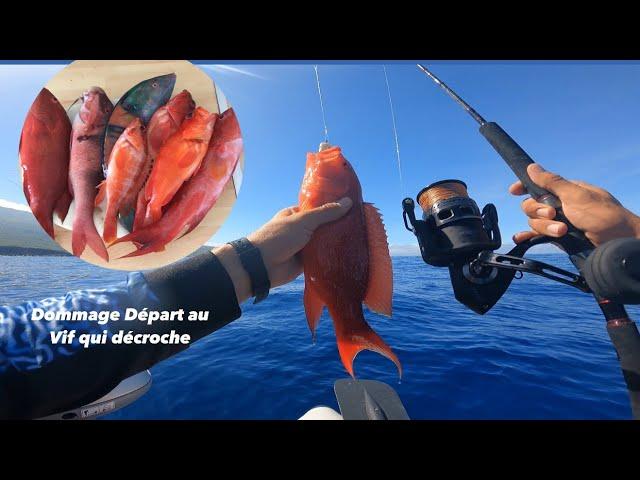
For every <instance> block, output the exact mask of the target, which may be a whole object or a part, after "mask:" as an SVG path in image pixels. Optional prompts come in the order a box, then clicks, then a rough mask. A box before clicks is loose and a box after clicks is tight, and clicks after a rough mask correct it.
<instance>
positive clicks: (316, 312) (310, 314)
mask: <svg viewBox="0 0 640 480" xmlns="http://www.w3.org/2000/svg"><path fill="white" fill-rule="evenodd" d="M323 308H324V302H323V301H322V300H321V299H320V297H319V296H318V294H317V293H316V292H315V290H314V289H313V287H312V286H311V280H310V279H306V278H305V285H304V313H305V314H306V316H307V323H308V324H309V330H311V336H312V337H313V340H314V341H315V338H316V328H317V327H318V323H320V316H321V315H322V309H323Z"/></svg>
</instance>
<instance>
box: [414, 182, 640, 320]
mask: <svg viewBox="0 0 640 480" xmlns="http://www.w3.org/2000/svg"><path fill="white" fill-rule="evenodd" d="M417 201H418V204H419V205H420V207H421V209H422V211H423V214H422V219H421V220H418V219H417V218H416V216H415V211H414V210H415V203H414V201H413V200H412V199H411V198H405V199H404V200H403V201H402V209H403V214H402V215H403V219H404V225H405V228H407V230H409V231H411V232H413V233H414V234H415V235H416V237H417V238H418V244H419V246H420V253H421V255H422V259H423V260H424V261H425V263H427V264H429V265H433V266H435V267H448V268H449V275H450V277H451V284H452V286H453V292H454V294H455V297H456V299H457V300H458V301H459V302H460V303H462V304H463V305H466V306H467V307H468V308H470V309H471V310H473V311H474V312H476V313H479V314H481V315H482V314H484V313H486V312H488V311H489V310H490V309H491V308H492V307H493V306H494V305H495V304H496V303H497V302H498V300H500V298H501V297H502V295H504V293H505V292H506V290H507V288H509V285H510V284H511V281H512V280H513V278H514V277H515V276H516V275H519V276H520V277H521V276H522V274H523V273H533V274H535V275H540V276H542V277H546V278H549V279H551V280H554V281H556V282H560V283H564V284H565V285H570V286H572V287H574V288H577V289H578V290H581V291H583V292H586V293H589V292H592V288H591V287H590V285H592V286H595V285H597V286H595V287H594V288H595V289H596V293H597V294H599V295H600V296H602V297H606V298H610V299H611V298H613V299H616V300H622V301H623V302H622V303H627V304H628V303H639V302H640V258H638V257H639V255H638V253H639V252H640V249H638V246H639V245H640V241H638V240H630V242H631V243H632V245H630V242H629V241H627V242H622V243H624V245H622V247H621V246H619V245H618V246H616V245H614V242H609V243H608V244H605V245H603V246H602V247H600V248H599V249H596V251H595V252H594V254H592V255H590V256H589V258H588V259H587V262H586V264H585V268H584V269H583V270H584V273H585V275H586V276H587V277H588V280H589V282H588V281H587V280H585V277H583V276H582V275H578V274H575V273H573V272H569V271H567V270H563V269H561V268H558V267H556V266H554V265H550V264H548V263H544V262H540V261H537V260H533V259H530V258H524V257H523V256H524V254H525V253H526V252H527V250H529V249H530V248H531V247H534V246H536V245H541V244H545V243H551V242H553V243H554V244H556V245H557V246H559V247H560V248H563V245H562V242H563V240H562V239H556V238H550V237H546V236H537V237H533V238H531V239H530V240H527V241H525V242H523V243H520V244H519V245H516V246H515V247H514V248H513V249H511V250H510V251H509V252H508V253H506V254H501V253H495V250H497V249H499V248H500V246H501V244H502V239H501V236H500V229H499V227H498V212H497V210H496V207H495V206H494V205H493V204H491V203H490V204H487V205H486V206H485V207H484V208H483V209H482V211H480V209H479V208H478V205H477V204H476V202H475V201H474V200H473V199H471V198H470V197H469V195H468V193H467V186H466V184H465V183H464V182H461V181H460V180H443V181H440V182H436V183H433V184H431V185H429V186H428V187H426V188H424V189H422V190H421V191H420V192H419V193H418V195H417ZM618 243H620V242H618ZM609 244H612V245H609ZM612 246H613V248H610V247H612ZM605 247H607V248H605ZM598 251H600V253H599V254H597V252H598ZM620 252H623V255H621V254H620ZM605 257H606V258H607V259H609V260H605ZM616 258H617V261H610V260H611V259H613V260H615V259H616ZM520 277H518V278H520ZM612 278H615V279H616V281H615V282H613V281H611V279H612ZM621 279H622V281H621Z"/></svg>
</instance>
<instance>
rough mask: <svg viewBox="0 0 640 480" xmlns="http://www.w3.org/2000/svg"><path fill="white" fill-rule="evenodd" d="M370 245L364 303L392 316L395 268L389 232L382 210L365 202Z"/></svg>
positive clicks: (374, 309) (376, 310)
mask: <svg viewBox="0 0 640 480" xmlns="http://www.w3.org/2000/svg"><path fill="white" fill-rule="evenodd" d="M364 216H365V221H366V226H367V242H368V245H369V283H368V285H367V293H366V295H365V298H364V303H365V305H367V307H369V308H370V309H371V310H373V311H374V312H377V313H381V314H382V315H386V316H388V317H390V316H391V303H392V296H393V270H392V266H391V256H390V255H389V244H388V242H387V233H386V232H385V229H384V223H382V217H381V216H380V212H379V211H378V209H377V208H376V207H374V206H373V205H372V204H371V203H365V204H364Z"/></svg>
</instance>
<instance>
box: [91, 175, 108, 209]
mask: <svg viewBox="0 0 640 480" xmlns="http://www.w3.org/2000/svg"><path fill="white" fill-rule="evenodd" d="M96 188H97V189H98V193H97V194H96V201H95V203H94V205H95V206H96V207H97V206H98V205H100V204H101V203H102V201H103V200H104V197H105V196H106V194H107V181H106V180H103V181H101V182H100V183H99V184H98V186H97V187H96Z"/></svg>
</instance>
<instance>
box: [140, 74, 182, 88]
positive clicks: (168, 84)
mask: <svg viewBox="0 0 640 480" xmlns="http://www.w3.org/2000/svg"><path fill="white" fill-rule="evenodd" d="M147 82H148V83H149V85H150V86H151V88H153V89H158V90H167V89H168V90H171V91H173V87H175V85H176V74H175V73H167V74H166V75H160V76H159V77H153V78H150V79H149V80H147V81H146V82H145V83H147Z"/></svg>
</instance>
